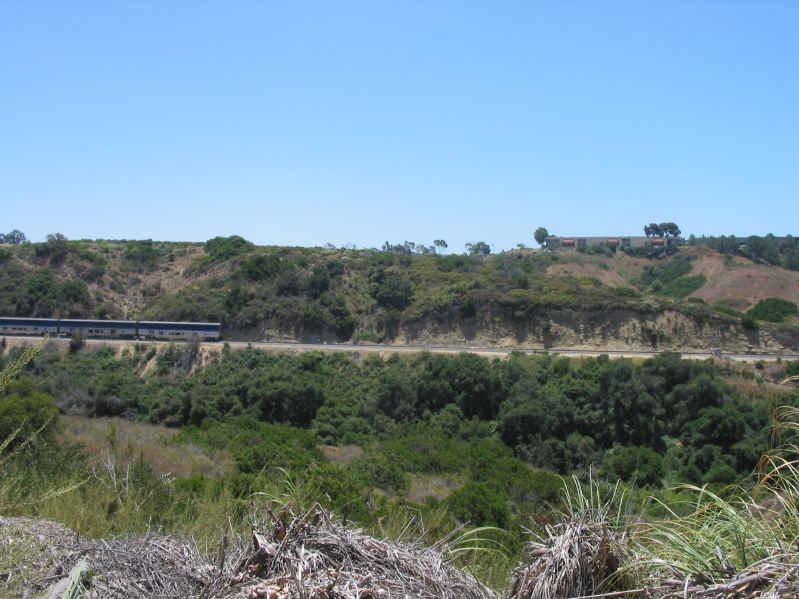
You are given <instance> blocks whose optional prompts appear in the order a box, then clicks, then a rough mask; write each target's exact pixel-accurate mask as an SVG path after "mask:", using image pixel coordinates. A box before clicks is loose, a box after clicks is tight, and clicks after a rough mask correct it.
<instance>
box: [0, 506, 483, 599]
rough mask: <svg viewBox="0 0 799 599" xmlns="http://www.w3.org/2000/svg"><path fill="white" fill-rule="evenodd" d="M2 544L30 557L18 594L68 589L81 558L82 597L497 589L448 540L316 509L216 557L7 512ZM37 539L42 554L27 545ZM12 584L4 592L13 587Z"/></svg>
mask: <svg viewBox="0 0 799 599" xmlns="http://www.w3.org/2000/svg"><path fill="white" fill-rule="evenodd" d="M0 539H2V544H0V551H2V552H7V555H11V554H12V553H13V551H15V550H19V551H20V553H19V557H20V558H21V559H19V560H15V559H13V558H12V559H10V560H9V559H5V560H3V559H2V556H0V564H3V565H6V566H7V565H8V564H9V563H11V562H13V565H12V566H11V567H10V568H8V569H7V570H6V571H5V572H0V596H15V594H14V591H13V589H16V590H17V592H19V593H21V592H28V593H32V594H33V596H36V594H37V593H48V592H49V593H50V596H52V597H53V598H55V597H60V596H61V595H60V594H59V593H60V592H62V591H63V586H64V584H65V582H66V579H67V576H68V574H69V573H70V570H73V569H74V567H75V566H76V564H80V565H81V566H83V564H84V563H85V564H86V566H85V574H84V576H83V578H84V580H83V583H82V584H83V586H84V587H85V591H84V594H83V596H84V597H88V596H92V597H133V598H144V597H153V598H164V599H166V598H178V597H180V598H185V597H199V598H202V599H217V598H219V599H222V598H224V599H250V598H252V599H260V598H269V599H378V598H387V599H388V598H399V597H402V598H405V597H409V598H410V597H418V598H420V599H450V598H451V599H493V598H494V597H495V595H494V593H493V592H492V591H491V590H490V589H488V588H487V587H486V586H484V585H483V584H482V583H480V582H479V581H477V580H476V579H475V578H474V577H473V576H470V575H468V574H466V573H464V572H462V571H461V570H459V569H458V568H456V567H454V566H452V565H450V564H449V563H448V562H447V561H446V560H445V559H444V558H443V557H442V551H443V550H444V549H445V548H444V547H442V546H439V547H432V548H431V547H424V546H422V545H421V544H413V543H403V542H398V541H388V540H382V539H376V538H374V537H371V536H369V535H367V534H365V533H364V532H362V531H360V530H358V529H355V528H351V527H349V526H345V525H343V524H341V523H340V522H337V521H335V520H334V519H333V517H332V516H331V514H330V513H328V512H326V511H325V510H323V509H321V508H319V507H315V508H313V509H311V510H309V511H307V512H305V513H303V514H301V515H299V516H296V517H290V516H289V515H288V514H287V513H285V512H284V513H282V514H280V515H276V516H273V518H272V520H271V525H270V526H269V527H268V528H263V529H256V530H255V531H254V532H253V535H252V539H251V540H248V541H247V542H246V543H245V542H244V541H243V540H237V541H235V542H233V543H231V544H230V546H228V545H227V543H226V542H223V543H222V549H220V553H219V554H218V555H216V556H208V555H207V554H205V553H204V552H201V551H200V550H198V548H197V547H196V546H195V545H193V544H191V543H185V542H178V541H176V540H174V539H171V538H168V537H164V536H161V535H156V534H147V535H144V536H141V537H130V538H126V539H116V540H111V541H105V540H88V539H82V538H80V537H79V536H77V535H76V534H75V533H72V532H71V531H69V530H67V529H66V528H64V527H62V526H60V525H57V524H54V523H51V522H43V521H35V520H28V519H6V520H3V519H0ZM32 544H33V545H37V548H36V550H35V551H33V554H34V555H35V556H38V557H37V558H36V559H34V556H33V555H30V552H28V554H27V555H23V549H25V548H29V547H30V546H31V545H32ZM4 589H5V590H4Z"/></svg>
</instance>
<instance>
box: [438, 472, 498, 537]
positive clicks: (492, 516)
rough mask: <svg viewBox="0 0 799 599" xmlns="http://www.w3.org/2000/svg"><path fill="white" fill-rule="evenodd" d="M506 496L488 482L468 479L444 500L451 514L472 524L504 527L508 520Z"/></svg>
mask: <svg viewBox="0 0 799 599" xmlns="http://www.w3.org/2000/svg"><path fill="white" fill-rule="evenodd" d="M506 502H507V497H506V496H504V495H502V494H501V493H499V492H498V491H497V490H496V489H494V488H493V487H492V486H491V485H490V484H488V483H478V482H474V481H469V482H467V483H466V484H465V485H463V487H461V488H460V489H458V490H457V491H455V492H453V493H452V494H451V495H450V496H449V497H447V499H446V500H445V502H444V503H445V505H446V506H447V507H448V508H449V509H450V511H451V512H452V514H453V516H455V518H457V519H458V520H460V521H461V522H469V523H471V524H472V525H474V526H497V527H499V528H505V527H506V526H507V525H508V522H509V521H510V511H509V510H508V506H507V503H506Z"/></svg>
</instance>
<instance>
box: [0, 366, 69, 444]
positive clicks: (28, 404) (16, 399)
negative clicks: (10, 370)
mask: <svg viewBox="0 0 799 599" xmlns="http://www.w3.org/2000/svg"><path fill="white" fill-rule="evenodd" d="M57 418H58V408H56V405H55V402H54V401H53V398H52V397H51V396H50V395H47V394H46V393H41V392H38V391H36V390H35V389H34V387H33V384H32V383H31V382H30V381H26V380H22V381H12V382H11V383H10V384H9V385H8V388H7V389H6V391H5V393H3V394H2V395H0V440H5V439H8V438H10V437H11V435H12V434H13V433H15V432H16V431H18V430H19V434H18V435H17V437H16V438H17V439H26V438H28V437H29V436H31V435H32V434H33V433H34V432H36V431H37V430H39V429H40V428H42V427H46V428H47V429H52V428H53V427H55V425H56V420H57Z"/></svg>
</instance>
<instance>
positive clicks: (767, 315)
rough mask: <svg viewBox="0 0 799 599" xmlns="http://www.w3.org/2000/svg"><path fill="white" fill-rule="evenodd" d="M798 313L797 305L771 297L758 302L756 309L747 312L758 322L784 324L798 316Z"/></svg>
mask: <svg viewBox="0 0 799 599" xmlns="http://www.w3.org/2000/svg"><path fill="white" fill-rule="evenodd" d="M797 312H799V307H798V306H797V305H796V304H795V303H793V302H789V301H787V300H784V299H782V298H779V297H770V298H768V299H764V300H760V301H759V302H757V304H756V305H755V307H754V308H752V309H751V310H749V311H748V312H747V315H748V316H750V317H752V318H756V319H757V320H765V321H768V322H783V321H784V320H785V319H786V318H789V317H791V316H794V315H796V314H797Z"/></svg>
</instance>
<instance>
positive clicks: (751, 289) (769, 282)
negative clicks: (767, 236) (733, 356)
mask: <svg viewBox="0 0 799 599" xmlns="http://www.w3.org/2000/svg"><path fill="white" fill-rule="evenodd" d="M692 264H693V269H692V271H691V274H702V275H705V277H706V278H707V283H705V285H704V286H703V287H702V288H701V289H699V290H698V291H697V292H695V293H694V294H693V295H694V296H695V297H700V298H702V299H703V300H705V301H706V302H717V301H720V300H725V301H726V302H727V303H728V304H729V305H730V306H732V307H734V308H736V309H737V310H741V311H746V310H748V309H749V308H751V307H752V306H754V305H755V304H756V303H757V302H759V301H760V300H763V299H766V298H769V297H779V298H782V299H784V300H788V301H789V302H794V303H799V272H794V271H790V270H784V269H782V268H778V267H775V266H766V265H763V264H753V263H752V262H751V261H749V260H747V259H745V258H740V257H735V258H725V257H724V256H721V255H719V254H706V255H703V256H701V257H699V258H697V259H696V260H694V261H693V263H692Z"/></svg>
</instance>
